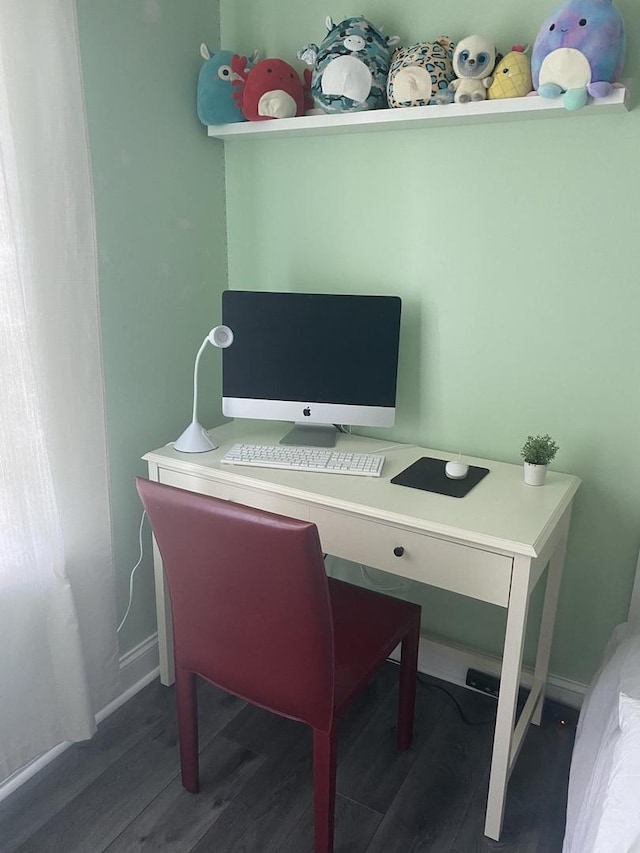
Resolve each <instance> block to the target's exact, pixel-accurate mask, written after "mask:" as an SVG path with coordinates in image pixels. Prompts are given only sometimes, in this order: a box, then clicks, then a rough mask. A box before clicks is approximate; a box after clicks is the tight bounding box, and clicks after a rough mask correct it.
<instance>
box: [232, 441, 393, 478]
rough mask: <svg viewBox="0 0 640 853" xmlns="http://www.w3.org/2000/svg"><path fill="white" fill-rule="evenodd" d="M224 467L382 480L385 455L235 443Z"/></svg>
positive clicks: (281, 445) (282, 445) (280, 445)
mask: <svg viewBox="0 0 640 853" xmlns="http://www.w3.org/2000/svg"><path fill="white" fill-rule="evenodd" d="M220 462H221V463H222V464H223V465H248V466H250V467H257V468H286V469H288V470H290V471H319V472H324V473H325V474H358V475H360V476H362V477H379V476H380V474H381V472H382V466H383V465H384V456H380V455H379V454H377V453H348V452H345V451H344V450H341V451H339V450H324V449H322V448H318V447H298V446H295V445H293V446H292V445H284V444H275V445H268V444H234V445H233V447H232V448H231V449H230V450H228V451H227V452H226V453H225V455H224V456H223V457H222V459H221V460H220Z"/></svg>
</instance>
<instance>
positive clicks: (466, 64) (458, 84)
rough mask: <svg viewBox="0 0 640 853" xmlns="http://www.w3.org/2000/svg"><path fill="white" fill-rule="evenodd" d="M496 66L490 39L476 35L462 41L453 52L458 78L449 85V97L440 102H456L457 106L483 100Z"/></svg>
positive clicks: (454, 66) (455, 72) (493, 48)
mask: <svg viewBox="0 0 640 853" xmlns="http://www.w3.org/2000/svg"><path fill="white" fill-rule="evenodd" d="M495 64H496V49H495V46H494V45H493V44H492V43H491V42H490V41H489V39H487V38H485V37H484V36H478V35H475V36H467V38H464V39H462V40H461V41H459V42H458V44H457V45H456V49H455V51H454V52H453V72H454V74H455V75H456V79H455V80H452V81H451V83H450V84H449V97H448V98H447V97H443V98H440V99H439V100H440V102H441V103H446V101H447V100H449V102H450V101H451V100H454V101H455V102H456V103H457V104H466V103H468V102H469V101H484V100H485V99H486V97H487V89H488V88H489V86H490V85H491V83H492V82H493V77H492V76H491V72H492V71H493V69H494V66H495ZM452 96H453V97H452Z"/></svg>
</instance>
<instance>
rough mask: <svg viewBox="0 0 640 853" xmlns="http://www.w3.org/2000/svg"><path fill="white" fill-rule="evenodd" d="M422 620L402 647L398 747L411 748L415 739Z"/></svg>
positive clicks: (405, 639)
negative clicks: (414, 721) (414, 726)
mask: <svg viewBox="0 0 640 853" xmlns="http://www.w3.org/2000/svg"><path fill="white" fill-rule="evenodd" d="M419 641H420V621H419V619H417V620H416V622H415V624H414V625H413V627H412V628H411V629H410V630H409V632H408V633H407V634H406V635H405V637H404V639H403V640H402V647H401V649H400V686H399V694H398V749H409V747H410V746H411V741H412V739H413V718H414V714H415V706H416V678H417V670H418V643H419Z"/></svg>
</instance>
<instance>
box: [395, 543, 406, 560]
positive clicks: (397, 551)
mask: <svg viewBox="0 0 640 853" xmlns="http://www.w3.org/2000/svg"><path fill="white" fill-rule="evenodd" d="M393 553H394V554H395V555H396V557H402V555H403V554H404V548H403V547H402V545H396V547H395V548H394V549H393Z"/></svg>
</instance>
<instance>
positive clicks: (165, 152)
mask: <svg viewBox="0 0 640 853" xmlns="http://www.w3.org/2000/svg"><path fill="white" fill-rule="evenodd" d="M78 16H79V26H80V39H81V53H82V64H83V72H84V82H85V92H86V103H87V112H88V123H89V135H90V145H91V156H92V161H93V176H94V185H95V196H96V210H97V230H98V253H99V274H100V310H101V325H102V346H103V351H104V370H105V393H106V409H107V430H108V448H109V457H110V458H109V471H110V478H111V506H112V514H113V535H114V549H115V568H116V582H117V583H116V587H117V600H118V613H119V615H120V618H121V617H122V615H123V614H124V611H125V609H126V606H127V600H128V587H129V574H130V571H131V569H132V568H133V566H134V564H135V563H136V561H137V558H138V526H139V523H140V517H141V506H140V502H139V500H138V496H137V494H136V492H135V487H134V483H133V478H134V475H135V474H145V473H146V465H145V464H144V463H143V462H142V461H141V460H140V457H141V456H142V454H143V453H145V452H146V451H147V450H151V449H153V448H155V447H158V446H160V445H162V444H165V443H166V442H168V441H171V440H173V439H175V438H177V436H178V435H179V434H180V433H181V432H182V430H183V428H184V427H185V426H186V425H187V423H188V422H189V420H190V418H191V387H192V386H191V381H192V380H191V377H192V371H193V361H194V357H195V354H196V351H197V349H198V347H199V346H200V343H201V342H202V340H203V338H204V336H205V335H206V333H207V332H208V331H209V329H210V328H211V327H212V326H213V325H215V324H216V323H217V322H219V319H220V318H219V310H220V309H219V305H220V298H219V294H220V291H221V290H222V289H224V288H225V287H226V285H227V275H226V226H225V199H224V160H223V152H222V151H221V150H220V149H218V148H216V147H215V146H213V145H211V143H210V142H209V141H208V139H207V137H206V131H205V129H204V128H203V127H202V125H200V124H199V122H198V120H197V117H196V115H195V87H196V81H197V75H198V70H199V68H200V66H201V64H202V60H201V58H200V54H199V47H200V43H201V42H202V41H206V42H207V43H209V44H210V45H211V46H215V45H216V44H217V43H218V40H219V13H218V8H217V4H216V3H215V2H211V0H181V2H180V3H174V2H170V0H146V2H130V0H110V2H108V3H95V2H92V0H78ZM201 398H202V405H201V419H202V421H203V423H205V424H213V423H215V422H216V421H217V420H218V419H219V417H220V415H219V399H220V385H219V368H218V366H217V365H216V360H215V358H213V359H206V358H203V360H202V385H201ZM144 542H145V550H146V554H145V559H144V562H143V564H142V565H141V567H140V569H138V571H137V572H136V576H135V594H134V602H133V607H132V609H131V612H130V616H129V618H128V620H127V622H126V623H125V625H124V627H123V630H122V633H121V636H120V646H121V651H123V652H125V651H127V650H129V649H131V648H133V647H134V646H136V645H137V644H138V643H139V642H141V641H142V640H144V639H146V638H147V637H148V636H149V635H151V634H152V633H153V632H154V631H155V607H154V597H153V572H152V563H151V550H150V537H149V534H148V531H145V536H144Z"/></svg>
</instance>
